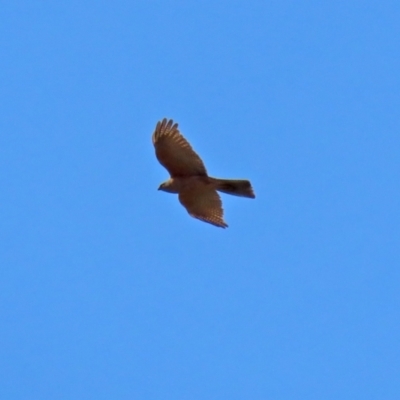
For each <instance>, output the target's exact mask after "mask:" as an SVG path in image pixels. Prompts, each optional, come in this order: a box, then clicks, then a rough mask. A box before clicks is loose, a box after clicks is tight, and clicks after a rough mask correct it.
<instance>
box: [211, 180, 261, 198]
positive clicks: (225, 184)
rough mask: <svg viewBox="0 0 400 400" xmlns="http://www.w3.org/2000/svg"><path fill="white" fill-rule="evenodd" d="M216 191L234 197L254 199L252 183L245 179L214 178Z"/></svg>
mask: <svg viewBox="0 0 400 400" xmlns="http://www.w3.org/2000/svg"><path fill="white" fill-rule="evenodd" d="M212 179H213V182H214V183H215V185H216V187H215V188H216V189H217V190H218V191H220V192H223V193H227V194H231V195H233V196H240V197H250V198H252V199H254V198H255V197H256V196H255V195H254V191H253V188H252V187H251V183H250V181H248V180H245V179H218V178H212Z"/></svg>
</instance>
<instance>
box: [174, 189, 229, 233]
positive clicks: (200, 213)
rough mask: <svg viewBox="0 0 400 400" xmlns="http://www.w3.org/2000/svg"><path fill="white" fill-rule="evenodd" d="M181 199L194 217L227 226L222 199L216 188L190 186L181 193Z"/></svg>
mask: <svg viewBox="0 0 400 400" xmlns="http://www.w3.org/2000/svg"><path fill="white" fill-rule="evenodd" d="M179 201H180V203H181V204H182V205H183V206H184V207H185V208H186V210H187V212H188V213H189V214H190V215H191V216H192V217H194V218H197V219H200V220H201V221H204V222H208V223H209V224H212V225H215V226H218V227H221V228H227V227H228V225H227V224H226V222H225V221H224V210H223V208H222V201H221V198H220V197H219V195H218V193H217V191H216V190H214V189H211V188H207V187H206V188H205V187H204V186H202V185H199V186H198V187H190V188H188V189H185V190H183V191H181V192H180V193H179Z"/></svg>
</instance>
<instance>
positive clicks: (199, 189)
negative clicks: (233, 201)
mask: <svg viewBox="0 0 400 400" xmlns="http://www.w3.org/2000/svg"><path fill="white" fill-rule="evenodd" d="M152 142H153V145H154V148H155V153H156V157H157V159H158V161H159V162H160V164H161V165H162V166H163V167H165V169H166V170H167V171H168V172H169V174H170V178H169V179H168V180H166V181H165V182H163V183H161V185H160V186H159V188H158V190H161V191H164V192H168V193H175V194H178V198H179V202H180V203H181V204H182V205H183V207H185V208H186V210H187V212H188V213H189V215H190V216H192V217H194V218H197V219H199V220H201V221H204V222H207V223H209V224H212V225H215V226H217V227H220V228H227V227H228V225H227V223H226V222H225V221H224V210H223V208H222V201H221V198H220V196H219V194H218V192H223V193H227V194H230V195H234V196H240V197H248V198H253V199H254V198H255V195H254V191H253V188H252V186H251V183H250V181H248V180H246V179H219V178H212V177H211V176H208V174H207V170H206V167H205V166H204V163H203V161H202V159H201V158H200V157H199V156H198V154H197V153H196V152H195V151H194V150H193V148H192V146H191V145H190V144H189V142H188V141H187V140H186V139H185V138H184V137H183V135H182V134H181V133H180V131H179V129H178V124H177V123H174V121H173V120H172V119H169V120H168V119H167V118H164V119H163V120H161V121H159V122H157V125H156V128H155V130H154V133H153V135H152Z"/></svg>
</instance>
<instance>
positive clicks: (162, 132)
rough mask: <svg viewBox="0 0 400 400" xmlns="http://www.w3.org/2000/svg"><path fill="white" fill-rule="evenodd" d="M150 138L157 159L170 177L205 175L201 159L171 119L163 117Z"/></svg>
mask: <svg viewBox="0 0 400 400" xmlns="http://www.w3.org/2000/svg"><path fill="white" fill-rule="evenodd" d="M152 140H153V144H154V148H155V150H156V157H157V159H158V161H159V162H160V164H161V165H162V166H163V167H165V168H166V169H167V170H168V172H169V173H170V175H171V177H184V176H193V175H198V176H207V171H206V168H205V166H204V163H203V161H202V160H201V158H200V157H199V156H198V155H197V153H196V152H195V151H194V150H193V148H192V146H191V145H190V144H189V142H188V141H187V140H186V139H185V138H184V137H183V136H182V135H181V133H180V132H179V129H178V124H176V123H175V124H174V122H173V120H172V119H170V120H169V121H168V120H167V119H166V118H164V119H163V120H162V121H159V122H158V123H157V126H156V129H155V131H154V133H153V137H152Z"/></svg>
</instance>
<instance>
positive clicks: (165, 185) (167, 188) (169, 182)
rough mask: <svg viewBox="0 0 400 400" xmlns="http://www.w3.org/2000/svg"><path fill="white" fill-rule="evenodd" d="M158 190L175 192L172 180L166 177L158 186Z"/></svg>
mask: <svg viewBox="0 0 400 400" xmlns="http://www.w3.org/2000/svg"><path fill="white" fill-rule="evenodd" d="M158 190H162V191H163V192H169V193H175V191H174V190H173V188H172V180H171V179H168V180H167V181H165V182H163V183H162V184H161V185H160V186H159V187H158Z"/></svg>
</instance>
